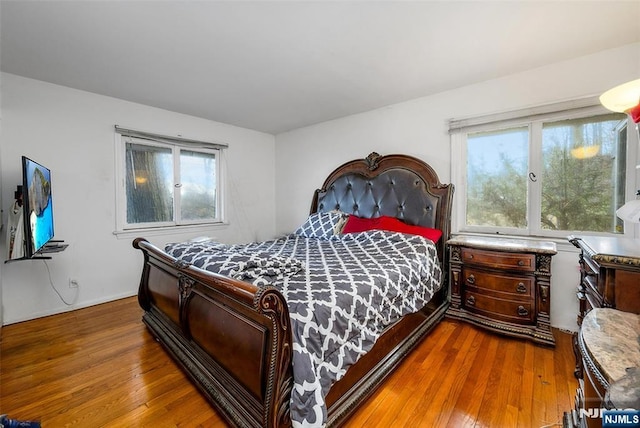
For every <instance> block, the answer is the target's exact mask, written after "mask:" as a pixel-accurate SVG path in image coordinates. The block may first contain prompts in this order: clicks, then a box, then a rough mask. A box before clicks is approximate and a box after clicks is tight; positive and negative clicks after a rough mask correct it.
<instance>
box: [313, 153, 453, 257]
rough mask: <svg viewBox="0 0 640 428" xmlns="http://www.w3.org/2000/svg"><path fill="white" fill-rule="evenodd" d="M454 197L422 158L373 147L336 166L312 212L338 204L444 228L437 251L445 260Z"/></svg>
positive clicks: (369, 214) (340, 207)
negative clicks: (377, 150) (384, 152)
mask: <svg viewBox="0 0 640 428" xmlns="http://www.w3.org/2000/svg"><path fill="white" fill-rule="evenodd" d="M452 198H453V185H452V184H442V183H440V181H439V179H438V176H437V174H436V172H435V171H434V170H433V168H431V166H429V165H428V164H426V163H425V162H423V161H421V160H420V159H417V158H415V157H411V156H407V155H387V156H380V155H378V154H377V153H375V152H374V153H371V154H370V155H369V156H367V158H365V159H358V160H354V161H351V162H347V163H345V164H343V165H341V166H340V167H338V168H337V169H336V170H334V171H333V172H332V173H331V174H330V175H329V176H328V177H327V179H326V180H325V182H324V184H323V185H322V187H321V188H320V189H318V190H316V192H315V194H314V198H313V201H312V204H311V212H312V213H313V212H325V211H331V210H336V209H337V210H340V211H343V212H346V213H349V214H354V215H357V216H358V217H366V218H374V217H380V216H392V217H397V218H399V219H401V220H403V221H404V222H406V223H409V224H412V225H419V226H426V227H432V228H436V229H440V230H441V231H442V234H443V236H442V238H441V239H440V241H439V242H438V243H437V246H438V255H439V256H440V260H442V261H444V260H445V256H446V252H445V243H446V241H447V240H448V239H449V237H450V231H451V205H452Z"/></svg>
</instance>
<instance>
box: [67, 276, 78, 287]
mask: <svg viewBox="0 0 640 428" xmlns="http://www.w3.org/2000/svg"><path fill="white" fill-rule="evenodd" d="M69 288H78V280H77V279H73V278H69Z"/></svg>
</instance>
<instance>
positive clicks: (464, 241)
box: [447, 235, 558, 254]
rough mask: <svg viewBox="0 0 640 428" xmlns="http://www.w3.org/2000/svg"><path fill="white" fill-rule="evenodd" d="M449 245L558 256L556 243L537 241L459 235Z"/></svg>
mask: <svg viewBox="0 0 640 428" xmlns="http://www.w3.org/2000/svg"><path fill="white" fill-rule="evenodd" d="M447 244H449V245H462V246H466V247H472V248H480V249H487V250H500V251H513V252H530V253H538V254H556V253H557V252H558V251H557V250H556V244H555V242H550V241H538V240H536V239H525V238H506V237H493V236H471V235H459V236H455V237H453V238H451V239H449V240H448V241H447Z"/></svg>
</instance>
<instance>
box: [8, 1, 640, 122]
mask: <svg viewBox="0 0 640 428" xmlns="http://www.w3.org/2000/svg"><path fill="white" fill-rule="evenodd" d="M638 41H640V1H627V2H620V1H613V0H611V1H593V2H587V1H576V0H573V1H500V2H498V1H449V2H446V1H414V2H401V1H391V0H389V1H317V2H314V1H280V2H276V1H255V2H251V1H226V2H222V1H185V0H174V1H159V0H158V1H140V0H137V1H90V0H84V1H80V0H76V1H56V0H47V1H11V0H2V1H1V2H0V69H1V70H2V71H4V72H8V73H12V74H17V75H21V76H25V77H29V78H33V79H38V80H43V81H47V82H51V83H55V84H59V85H64V86H68V87H72V88H77V89H81V90H85V91H89V92H94V93H97V94H103V95H108V96H112V97H116V98H120V99H124V100H129V101H133V102H137V103H142V104H146V105H150V106H155V107H159V108H163V109H166V110H171V111H175V112H180V113H185V114H189V115H193V116H197V117H203V118H207V119H211V120H215V121H219V122H224V123H229V124H233V125H237V126H241V127H245V128H250V129H255V130H259V131H263V132H267V133H271V134H278V133H281V132H284V131H287V130H291V129H295V128H299V127H303V126H306V125H311V124H314V123H319V122H323V121H327V120H331V119H335V118H338V117H343V116H347V115H350V114H354V113H359V112H363V111H368V110H372V109H375V108H378V107H382V106H385V105H389V104H393V103H397V102H401V101H406V100H409V99H413V98H418V97H422V96H427V95H430V94H434V93H438V92H442V91H446V90H449V89H454V88H458V87H462V86H465V85H469V84H473V83H477V82H481V81H485V80H489V79H493V78H498V77H501V76H505V75H509V74H513V73H517V72H520V71H524V70H529V69H533V68H536V67H540V66H544V65H547V64H551V63H555V62H559V61H562V60H566V59H570V58H575V57H579V56H583V55H587V54H591V53H595V52H598V51H602V50H606V49H610V48H614V47H618V46H623V45H626V44H630V43H634V42H638Z"/></svg>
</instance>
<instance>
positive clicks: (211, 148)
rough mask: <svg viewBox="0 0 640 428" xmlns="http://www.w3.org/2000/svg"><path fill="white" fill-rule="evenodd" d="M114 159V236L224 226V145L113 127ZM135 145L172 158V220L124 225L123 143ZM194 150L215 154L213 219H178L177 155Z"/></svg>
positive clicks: (178, 160)
mask: <svg viewBox="0 0 640 428" xmlns="http://www.w3.org/2000/svg"><path fill="white" fill-rule="evenodd" d="M115 129H116V132H115V156H116V230H115V232H114V233H115V234H116V235H117V234H126V233H128V232H139V231H150V232H154V231H155V232H157V231H169V232H172V231H175V230H176V229H178V228H185V227H186V228H188V227H202V226H207V225H210V226H217V225H226V224H227V221H226V214H225V212H226V210H225V195H226V191H225V182H226V180H225V175H226V174H225V168H224V164H225V162H224V149H226V148H227V147H228V146H227V145H226V144H223V143H212V142H205V141H199V140H191V139H185V138H182V137H173V136H165V135H159V134H155V133H150V132H145V131H137V130H132V129H125V128H121V127H119V126H117V125H116V127H115ZM131 142H133V143H135V144H140V145H147V146H150V147H163V148H168V149H170V150H171V153H172V158H173V174H174V180H175V181H176V183H174V194H173V216H174V217H173V221H167V222H152V223H128V222H127V195H126V180H125V174H126V173H127V171H126V159H125V157H126V144H127V143H131ZM182 150H185V151H195V152H201V153H209V154H214V155H215V162H216V201H215V204H216V217H215V218H213V219H205V220H182V219H181V218H180V191H179V188H180V177H181V175H180V152H181V151H182Z"/></svg>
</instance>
